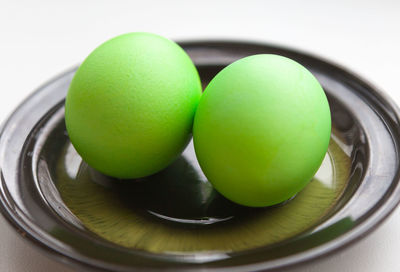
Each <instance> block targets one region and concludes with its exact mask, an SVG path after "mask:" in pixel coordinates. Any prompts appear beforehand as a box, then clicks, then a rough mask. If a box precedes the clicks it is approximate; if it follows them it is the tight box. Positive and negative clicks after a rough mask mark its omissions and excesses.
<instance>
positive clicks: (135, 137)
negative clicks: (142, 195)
mask: <svg viewBox="0 0 400 272" xmlns="http://www.w3.org/2000/svg"><path fill="white" fill-rule="evenodd" d="M200 97H201V83H200V78H199V75H198V73H197V70H196V68H195V66H194V64H193V63H192V61H191V59H190V58H189V56H188V55H187V54H186V53H185V52H184V51H183V49H182V48H180V47H179V46H178V45H177V44H176V43H174V42H172V41H170V40H168V39H166V38H163V37H160V36H158V35H155V34H150V33H141V32H140V33H139V32H138V33H129V34H124V35H121V36H118V37H116V38H113V39H111V40H109V41H107V42H105V43H103V44H102V45H100V46H99V47H98V48H96V49H95V50H94V51H93V52H92V53H91V54H90V55H89V56H88V57H87V58H86V59H85V61H84V62H83V63H82V64H81V65H80V67H79V69H78V70H77V72H76V74H75V76H74V78H73V80H72V82H71V85H70V88H69V91H68V94H67V98H66V103H65V121H66V127H67V131H68V134H69V137H70V139H71V142H72V144H73V145H74V147H75V149H76V150H77V151H78V153H79V154H80V155H81V156H82V158H83V159H84V160H85V161H86V162H87V163H88V164H89V165H90V166H92V167H93V168H95V169H97V170H98V171H100V172H102V173H104V174H106V175H109V176H113V177H117V178H139V177H143V176H147V175H151V174H153V173H156V172H158V171H159V170H161V169H163V168H164V167H166V166H167V165H168V164H170V163H171V162H172V161H173V160H174V159H175V158H177V156H178V155H179V154H180V153H181V152H182V150H183V149H184V148H185V146H186V145H187V143H188V141H189V140H190V137H191V131H192V125H193V117H194V114H195V110H196V107H197V104H198V102H199V99H200Z"/></svg>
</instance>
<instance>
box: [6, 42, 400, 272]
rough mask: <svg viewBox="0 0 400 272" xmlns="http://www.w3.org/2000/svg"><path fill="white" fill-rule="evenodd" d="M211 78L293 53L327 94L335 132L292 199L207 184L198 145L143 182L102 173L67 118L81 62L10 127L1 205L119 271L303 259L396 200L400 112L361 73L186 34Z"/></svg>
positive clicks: (66, 256)
mask: <svg viewBox="0 0 400 272" xmlns="http://www.w3.org/2000/svg"><path fill="white" fill-rule="evenodd" d="M181 45H182V46H183V48H184V49H185V50H186V51H187V52H188V54H189V55H190V56H191V57H192V59H193V61H194V62H195V64H196V66H197V68H198V70H199V73H200V76H201V78H202V81H203V84H204V86H205V85H207V83H208V81H209V80H210V79H211V78H212V77H213V76H214V75H215V74H216V73H217V72H218V71H220V70H221V69H222V68H223V67H224V66H226V65H227V64H229V63H231V62H233V61H235V60H236V59H239V58H242V57H244V56H247V55H253V54H259V53H274V54H280V55H284V56H287V57H290V58H292V59H294V60H296V61H298V62H300V63H302V64H303V65H304V66H306V67H307V68H308V69H310V71H311V72H312V73H313V74H314V75H315V76H316V77H317V78H318V80H319V81H320V83H321V84H322V86H323V87H324V90H325V91H326V93H327V96H328V99H329V103H330V106H331V111H332V124H333V130H332V135H331V142H330V145H329V150H328V153H327V155H326V157H325V160H324V162H323V164H322V166H321V168H320V170H319V171H318V173H317V174H316V176H315V177H314V178H313V180H312V181H311V182H310V183H309V185H308V186H307V187H306V188H305V189H304V190H303V191H301V192H300V193H299V194H297V195H296V196H295V197H294V198H292V199H290V200H288V201H287V202H285V203H281V204H279V205H276V206H273V207H268V208H257V209H255V208H246V207H242V206H239V205H236V204H234V203H232V202H230V201H228V200H227V199H225V198H224V197H222V196H221V195H220V194H218V193H217V192H216V191H215V190H214V189H213V188H212V186H211V185H210V184H209V182H208V181H207V179H206V178H205V176H204V175H203V173H202V172H201V170H200V168H199V166H198V164H197V161H196V157H195V155H194V151H193V146H192V144H189V146H188V147H187V148H186V150H185V152H184V153H183V154H182V156H180V157H179V158H178V159H177V160H176V161H175V162H174V163H172V164H171V165H170V166H169V167H168V168H166V169H164V170H163V171H161V172H159V173H157V174H155V175H153V176H150V177H147V178H144V179H140V180H131V181H126V180H125V181H121V180H115V179H111V178H109V177H106V176H104V175H102V174H100V173H98V172H96V171H95V170H93V169H91V168H90V167H89V166H88V165H87V164H85V163H84V162H83V161H82V159H81V158H80V157H79V155H78V154H77V153H76V151H75V150H74V148H73V147H72V145H71V143H70V141H69V138H68V134H67V132H66V130H65V124H64V98H65V95H66V92H67V90H68V86H69V83H70V81H71V79H72V76H73V74H74V72H75V70H76V69H73V70H71V71H68V72H65V73H64V74H62V75H60V76H59V77H57V78H55V79H53V80H52V81H50V82H49V83H47V84H46V85H44V86H42V87H41V88H39V89H38V90H37V91H36V92H34V93H33V94H32V95H31V96H30V97H28V98H27V99H26V100H25V101H24V102H23V103H22V104H21V106H19V107H18V109H17V110H16V111H15V112H14V113H13V114H12V115H11V117H10V118H9V119H8V121H7V122H6V123H5V124H4V125H3V128H2V132H1V138H0V170H1V184H0V204H1V205H0V210H1V212H2V213H3V215H4V216H5V218H7V219H8V220H9V222H10V223H11V224H12V225H13V226H14V227H15V228H16V230H17V231H18V232H19V233H21V234H22V235H23V236H24V237H26V238H27V239H28V240H30V241H32V242H34V243H35V244H36V245H38V246H39V247H40V248H42V249H45V250H46V252H48V253H50V254H51V255H52V256H54V257H56V258H57V259H59V260H62V261H64V262H67V263H70V264H75V265H82V266H84V267H85V268H92V269H104V270H112V271H132V270H135V269H136V270H138V271H143V270H146V269H148V270H158V269H165V268H169V269H171V270H181V269H182V270H203V269H206V268H207V269H211V270H213V269H215V270H225V269H226V271H232V270H238V271H254V270H268V269H274V268H280V267H284V266H289V265H295V264H299V263H301V262H305V261H308V260H312V259H315V258H317V257H320V256H323V255H326V254H327V253H330V252H332V251H335V250H337V249H340V248H341V247H343V246H345V245H347V244H350V243H351V242H353V241H355V240H357V239H359V238H360V237H362V236H364V235H365V234H367V233H368V232H369V231H371V230H372V229H373V228H374V227H375V226H377V225H378V223H380V222H381V221H382V220H383V219H384V218H386V216H387V215H388V214H389V213H390V212H391V211H392V210H393V209H394V208H395V207H396V205H397V204H398V202H399V200H400V192H399V190H400V189H399V177H398V175H399V142H398V141H399V140H398V139H400V137H399V136H400V129H399V119H398V116H399V114H398V113H399V112H398V109H397V108H396V107H395V106H394V104H393V103H392V102H391V101H390V100H389V99H388V98H386V97H384V96H383V95H382V94H381V93H380V92H378V91H377V90H376V89H374V88H373V87H372V86H370V85H369V84H368V83H366V82H365V81H364V80H362V79H360V78H358V77H357V76H355V75H354V74H352V73H350V72H348V71H346V70H344V69H343V68H339V67H337V66H335V65H332V64H330V63H328V62H326V61H323V60H321V59H319V58H316V57H313V56H310V55H306V54H303V53H299V52H296V51H293V50H289V49H283V48H280V47H273V46H269V45H257V44H248V43H234V42H187V43H182V44H181Z"/></svg>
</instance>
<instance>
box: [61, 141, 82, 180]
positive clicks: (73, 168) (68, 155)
mask: <svg viewBox="0 0 400 272" xmlns="http://www.w3.org/2000/svg"><path fill="white" fill-rule="evenodd" d="M81 162H82V158H81V157H80V156H79V155H78V153H77V152H76V150H75V148H74V147H73V146H72V144H69V145H68V148H67V151H66V152H65V165H64V167H65V171H66V172H67V174H68V176H69V177H70V178H71V179H75V178H76V175H77V174H78V170H79V166H80V165H81Z"/></svg>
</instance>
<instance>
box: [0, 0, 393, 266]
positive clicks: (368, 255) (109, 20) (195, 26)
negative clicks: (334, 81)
mask: <svg viewBox="0 0 400 272" xmlns="http://www.w3.org/2000/svg"><path fill="white" fill-rule="evenodd" d="M133 31H149V32H154V33H157V34H160V35H163V36H166V37H168V38H171V39H174V40H188V39H196V40H198V39H235V40H249V41H260V42H270V43H275V44H278V45H285V46H289V47H294V48H298V49H302V50H306V51H308V52H312V53H314V54H317V55H320V56H322V57H324V58H328V59H330V60H332V61H334V62H336V63H339V64H341V65H344V66H346V67H347V68H350V69H351V70H353V71H355V72H357V73H358V74H360V75H361V76H363V77H364V78H366V79H367V80H368V81H370V82H372V83H373V84H374V85H376V86H378V87H379V88H380V89H382V90H384V91H385V92H386V93H388V94H389V95H390V96H391V97H392V98H393V99H394V100H395V101H396V102H397V103H398V104H399V102H400V92H399V91H400V90H399V88H400V84H399V80H400V1H395V0H393V1H339V0H336V1H331V2H330V3H328V2H326V3H325V2H324V1H249V0H246V1H234V0H230V1H216V0H215V1H206V0H199V1H171V0H169V1H144V0H143V1H84V0H80V1H73V0H70V1H64V2H61V1H55V0H53V1H50V0H49V1H45V0H37V1H18V0H17V1H4V0H0V120H1V121H4V120H5V118H6V117H7V116H8V115H9V114H10V112H11V111H12V110H13V109H14V108H15V107H16V106H17V105H18V104H19V103H20V102H21V100H23V99H24V98H25V97H26V96H27V95H28V94H29V93H30V92H32V91H33V90H34V89H36V88H37V87H38V86H40V85H41V84H43V83H44V82H46V81H47V80H49V79H50V78H52V77H53V76H55V75H57V74H59V73H61V72H63V71H64V70H65V69H68V68H70V67H71V66H73V65H75V64H78V63H79V62H81V61H82V60H83V59H84V58H85V57H86V56H87V55H88V54H89V53H90V51H91V50H93V49H94V48H95V47H96V46H98V45H99V44H100V43H102V42H104V41H105V40H107V39H109V38H111V37H113V36H116V35H118V34H122V33H125V32H133ZM399 254H400V209H398V210H397V211H395V212H394V214H393V215H392V216H391V217H390V218H389V219H388V220H387V221H386V222H385V223H384V224H383V225H382V226H381V227H380V228H379V229H378V230H377V231H375V232H374V233H372V234H371V235H370V236H368V237H367V238H366V239H364V240H362V241H361V242H359V243H357V244H356V245H354V246H352V247H351V248H349V249H346V250H344V251H342V252H339V253H337V254H335V255H333V256H330V257H328V258H326V259H323V260H321V261H318V262H314V263H311V264H308V265H307V266H305V267H301V268H297V269H291V270H290V271H291V272H299V271H310V272H314V271H315V272H316V271H328V272H329V271H341V272H346V271H365V272H371V271H387V272H391V271H393V272H394V271H396V272H397V271H400V257H399V256H400V255H399ZM0 271H2V272H3V271H12V272H19V271H32V272H36V271H61V272H63V271H72V270H71V268H68V267H66V266H64V265H62V264H59V263H56V262H55V261H53V260H50V259H49V258H48V257H47V256H45V255H42V253H40V252H38V251H37V249H35V248H33V247H32V246H31V245H30V244H28V243H26V242H25V241H24V240H23V239H22V238H20V237H18V236H17V235H16V233H15V232H14V230H12V229H11V227H9V226H8V225H7V224H6V223H5V221H4V220H3V218H1V217H0Z"/></svg>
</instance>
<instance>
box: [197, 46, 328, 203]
mask: <svg viewBox="0 0 400 272" xmlns="http://www.w3.org/2000/svg"><path fill="white" fill-rule="evenodd" d="M330 132H331V116H330V109H329V104H328V101H327V98H326V96H325V93H324V91H323V89H322V87H321V85H320V84H319V82H318V81H317V79H316V78H315V77H314V76H313V75H312V74H311V73H310V72H309V71H308V70H307V69H306V68H304V67H303V66H302V65H300V64H299V63H297V62H295V61H293V60H291V59H288V58H285V57H282V56H278V55H267V54H262V55H254V56H250V57H246V58H243V59H240V60H238V61H236V62H234V63H232V64H231V65H229V66H227V67H226V68H224V69H223V70H222V71H221V72H219V73H218V74H217V75H216V76H215V78H213V79H212V81H211V82H210V84H209V85H208V86H207V88H206V89H205V92H204V94H203V96H202V98H201V100H200V103H199V105H198V108H197V111H196V116H195V120H194V127H193V139H194V147H195V151H196V156H197V159H198V161H199V163H200V166H201V169H202V170H203V172H204V174H205V175H206V176H207V178H208V179H209V181H210V182H211V183H212V184H213V186H214V187H215V189H216V190H217V191H219V192H220V193H221V194H222V195H224V196H225V197H226V198H228V199H230V200H232V201H234V202H236V203H239V204H242V205H246V206H252V207H262V206H270V205H274V204H277V203H280V202H283V201H285V200H287V199H289V198H291V197H292V196H293V195H295V194H296V193H297V192H299V191H300V190H301V189H303V188H304V187H305V186H306V185H307V183H308V182H309V181H310V180H311V178H312V177H313V176H314V174H315V173H316V171H317V170H318V168H319V166H320V165H321V163H322V160H323V158H324V156H325V154H326V152H327V148H328V144H329V140H330Z"/></svg>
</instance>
